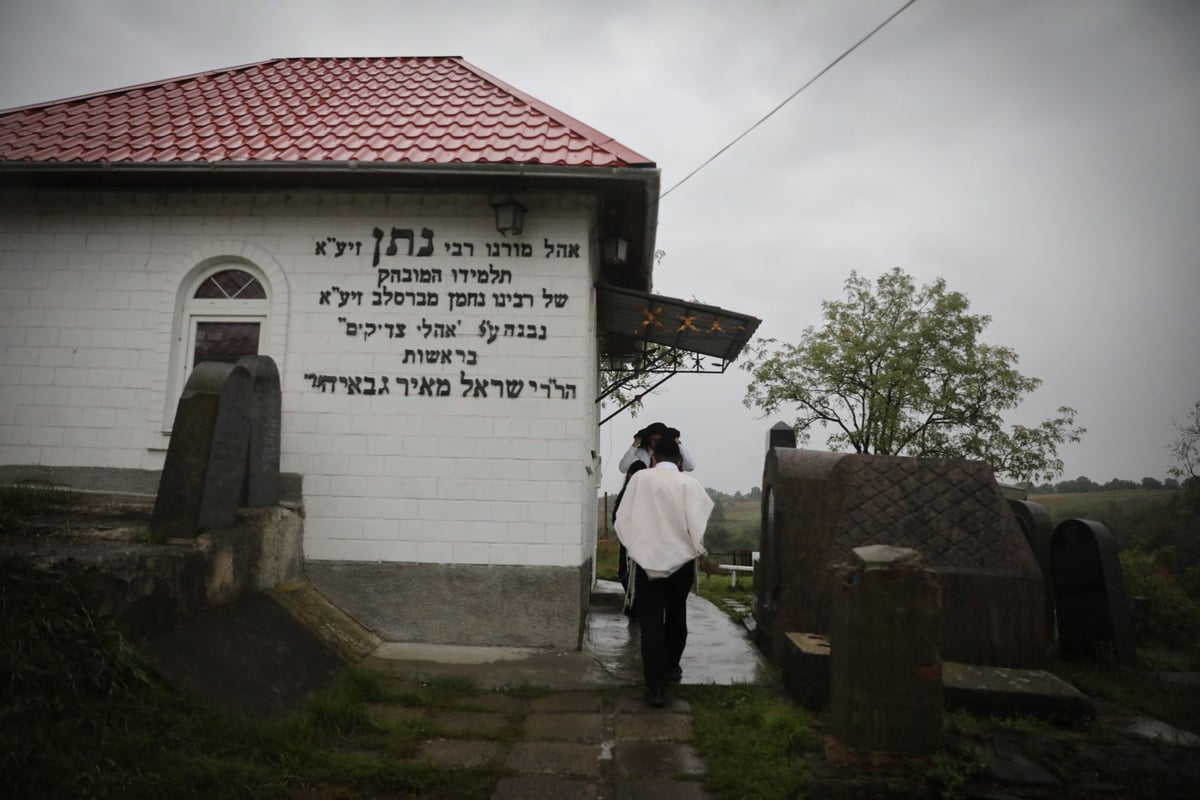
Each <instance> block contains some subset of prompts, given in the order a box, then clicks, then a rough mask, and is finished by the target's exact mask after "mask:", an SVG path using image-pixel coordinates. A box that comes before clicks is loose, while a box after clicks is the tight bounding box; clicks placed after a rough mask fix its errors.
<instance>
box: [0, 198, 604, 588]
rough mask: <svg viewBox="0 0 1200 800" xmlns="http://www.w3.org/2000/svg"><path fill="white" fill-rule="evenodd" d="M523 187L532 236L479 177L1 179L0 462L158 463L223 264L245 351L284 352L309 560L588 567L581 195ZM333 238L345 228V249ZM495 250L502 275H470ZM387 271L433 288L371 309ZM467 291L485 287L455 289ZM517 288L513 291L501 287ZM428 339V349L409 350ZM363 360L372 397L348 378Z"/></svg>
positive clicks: (589, 360)
mask: <svg viewBox="0 0 1200 800" xmlns="http://www.w3.org/2000/svg"><path fill="white" fill-rule="evenodd" d="M521 200H522V202H523V203H525V205H526V206H528V207H529V213H528V216H527V220H526V228H525V232H524V234H523V235H521V236H519V237H511V238H509V239H503V238H501V237H500V236H499V235H498V234H497V233H496V231H495V227H494V218H493V213H492V210H491V208H490V207H489V206H488V204H487V198H486V197H484V196H459V195H447V196H436V197H424V198H422V197H406V196H398V195H393V196H383V195H370V196H362V195H359V196H351V195H333V194H326V195H319V196H318V195H313V194H290V195H285V194H279V195H256V196H244V195H220V194H194V195H178V196H165V195H149V194H104V195H98V194H82V193H79V194H70V193H45V194H41V195H38V196H36V197H34V196H29V195H19V194H6V195H3V196H0V464H4V465H12V464H34V465H46V466H108V467H124V468H140V469H161V466H162V462H163V458H164V455H165V448H166V444H167V436H166V435H165V434H164V433H163V431H164V430H166V429H169V427H170V425H171V422H172V417H173V408H174V399H175V397H176V396H177V393H178V391H179V388H180V387H179V386H178V383H179V381H178V380H176V379H173V378H172V364H173V361H172V359H173V358H174V357H175V356H176V354H175V352H174V351H173V349H172V348H173V345H174V343H175V342H176V341H177V340H178V338H179V337H180V336H181V335H182V331H183V326H182V325H181V309H182V308H183V301H184V297H183V293H184V289H185V288H186V287H187V286H189V285H190V284H189V280H190V277H189V276H191V275H193V274H194V273H195V271H196V270H198V269H201V268H203V267H204V266H205V265H210V264H213V263H217V262H219V261H223V260H228V261H231V262H233V263H234V264H235V265H236V264H237V263H241V264H243V265H247V266H248V267H249V268H251V269H254V270H257V271H258V272H260V273H261V274H262V275H263V277H264V278H265V280H266V282H267V283H268V284H269V286H270V304H269V306H270V318H269V323H268V326H267V329H266V330H265V331H264V335H263V345H262V347H261V349H260V352H263V353H264V354H266V355H270V356H272V357H274V358H275V360H276V361H277V363H278V364H279V368H280V373H281V378H282V388H283V425H282V436H283V452H282V463H281V467H282V469H283V470H284V471H287V472H298V473H301V474H302V475H304V503H305V514H306V516H305V554H306V556H307V557H308V558H309V559H319V560H345V561H403V562H425V563H445V564H448V563H458V564H505V565H545V566H577V565H579V564H581V563H583V562H584V561H585V560H586V559H587V558H590V557H591V555H592V548H593V544H594V535H595V530H594V528H595V522H594V521H595V519H596V516H595V514H596V512H595V502H596V501H595V497H596V487H597V485H598V478H597V476H596V475H595V474H593V473H595V472H597V471H598V469H597V468H598V464H597V463H596V461H595V456H594V455H593V454H594V452H595V451H596V449H597V441H598V439H597V427H596V421H597V420H596V410H595V404H594V403H593V398H594V397H595V394H596V378H595V375H596V354H595V343H596V336H595V305H594V292H593V290H592V284H593V281H594V277H595V269H596V268H595V262H596V259H595V255H594V253H593V252H592V248H591V245H590V242H591V241H592V240H593V239H594V236H593V235H592V228H591V219H592V210H591V208H590V206H589V205H588V203H587V201H586V200H585V199H583V198H580V197H561V196H554V197H544V198H536V197H521ZM375 227H379V228H381V229H382V230H383V231H384V232H385V235H384V239H383V246H382V248H381V254H380V263H379V266H378V268H377V267H375V266H373V263H372V262H373V257H374V245H375V240H374V238H373V236H372V229H373V228H375ZM393 227H396V228H405V229H412V230H414V231H415V232H416V235H415V241H414V255H413V256H409V255H407V252H408V245H407V241H405V240H404V239H400V240H399V241H398V245H399V253H398V254H397V255H396V256H392V257H389V256H387V255H386V252H385V251H386V248H387V245H388V243H389V240H390V238H391V237H390V235H389V234H390V231H391V229H392V228H393ZM424 228H428V229H430V230H431V231H433V236H432V245H433V253H432V255H431V256H429V257H425V258H420V257H417V256H416V255H415V252H417V251H418V250H419V248H420V247H421V246H422V244H424V243H426V240H424V239H422V238H421V235H420V233H421V230H422V229H424ZM329 237H332V238H333V242H350V243H356V244H352V245H351V246H350V250H349V251H343V254H342V255H341V256H338V255H337V245H336V244H335V243H333V242H330V241H329ZM321 243H324V245H323V247H324V253H323V254H322V253H321V252H319V250H320V248H321ZM357 243H361V246H359V245H358V244H357ZM455 243H459V244H461V245H462V246H461V247H459V246H456V244H455ZM547 243H549V244H550V247H549V252H548V248H547ZM468 244H470V245H473V255H469V253H470V251H471V248H468V247H467V246H466V245H468ZM489 244H491V245H498V247H496V249H494V250H492V251H491V252H492V253H493V255H491V256H489ZM513 244H516V245H521V244H527V245H529V247H528V249H526V250H525V252H526V253H528V254H529V255H528V256H527V257H525V256H522V255H521V253H520V248H513V247H505V245H513ZM560 244H561V245H562V247H558V246H557V245H560ZM351 251H352V252H351ZM460 253H461V255H459V254H460ZM576 253H577V257H568V256H573V255H575V254H576ZM489 266H490V267H492V268H494V269H495V270H497V271H499V273H505V272H507V273H511V282H507V281H506V282H504V283H499V284H493V283H491V282H490V280H489V282H488V283H480V282H479V279H478V278H479V275H480V272H478V271H480V270H482V271H483V272H484V273H487V271H488V268H489ZM380 268H382V269H384V270H386V272H385V273H383V274H382V277H381V273H380V271H379V270H380ZM422 268H423V269H425V270H429V271H430V272H427V273H425V274H423V275H422V274H421V273H415V272H406V271H405V270H414V269H422ZM432 270H440V280H433V277H434V273H433V272H432ZM456 270H466V272H456ZM470 270H476V272H474V273H472V272H470ZM491 274H498V273H491ZM422 278H425V279H429V280H427V281H426V282H417V281H418V280H420V279H422ZM410 279H411V280H410ZM334 287H337V290H341V292H347V293H353V294H347V295H342V294H341V292H339V291H337V290H335V289H334ZM385 290H386V291H391V292H426V293H429V294H428V295H426V300H427V301H428V300H430V297H431V296H432V295H436V296H437V305H436V306H431V305H426V306H422V307H414V306H413V305H412V303H413V301H414V299H415V295H414V296H412V297H408V296H406V298H405V301H404V303H403V305H394V304H387V305H374V304H373V303H374V302H375V301H376V299H377V298H378V299H379V301H380V302H387V300H386V298H385V297H384V294H383V292H384V291H385ZM376 292H380V294H379V295H376V294H375V293H376ZM464 292H476V293H482V294H476V295H473V297H474V298H475V299H476V300H478V299H480V298H481V299H482V302H483V307H477V306H474V305H472V306H470V307H461V308H454V309H451V308H450V304H451V294H452V293H464ZM512 293H519V294H522V295H525V296H526V299H525V300H524V301H523V307H521V308H514V307H513V305H512V303H513V298H506V299H507V300H508V302H507V303H505V304H504V307H499V305H498V301H499V300H500V298H498V297H497V296H496V295H498V294H512ZM555 296H557V297H558V298H559V299H560V302H558V303H556V302H555ZM530 297H531V298H532V302H531V303H529V302H528V299H527V298H530ZM563 297H565V298H566V299H565V301H564V300H562V299H561V298H563ZM466 299H467V297H466V296H465V295H455V300H456V301H459V300H466ZM343 303H344V305H343ZM489 323H490V325H489ZM389 324H390V325H392V326H393V327H392V328H388V327H386V326H387V325H389ZM401 324H402V325H404V326H405V328H404V335H403V337H397V336H396V335H395V334H396V333H397V332H398V330H399V329H398V328H397V327H395V326H398V325H401ZM372 325H373V326H375V327H374V328H371V327H370V326H372ZM506 325H508V326H513V327H510V328H506V327H505V326H506ZM491 326H495V327H491ZM518 326H529V327H526V328H524V329H522V328H520V327H518ZM542 326H545V338H544V339H543V338H541V336H540V334H541V330H542ZM451 329H452V330H454V332H455V335H454V336H453V337H452V338H450V337H448V336H439V335H438V333H439V332H440V333H442V334H446V333H448V332H449V331H450V330H451ZM530 330H533V331H535V337H536V338H528V337H525V336H519V335H515V334H518V333H520V332H523V331H530ZM481 331H482V332H483V333H484V335H483V336H481V335H480V333H481ZM348 332H349V333H348ZM492 332H496V333H497V335H496V337H495V338H494V339H492V340H491V341H489V339H490V338H491V336H490V334H491V333H492ZM506 333H507V334H508V335H505V334H506ZM351 334H352V335H351ZM430 350H433V351H437V361H438V362H439V363H421V360H418V361H413V356H414V355H415V352H416V351H430ZM446 350H449V351H450V353H449V356H448V358H449V360H450V363H441V362H442V361H443V360H444V358H445V357H446V356H444V355H443V351H446ZM407 351H413V352H411V353H409V352H407ZM427 356H428V353H426V357H427ZM406 357H407V358H408V362H409V363H405V360H406ZM422 360H424V359H422ZM469 362H474V363H469ZM464 372H465V377H466V379H467V380H468V381H470V386H469V388H468V386H467V384H464V383H463V378H464V375H463V373H464ZM329 378H332V381H331V380H329ZM368 378H369V379H372V381H373V383H374V386H375V390H376V394H374V395H369V394H366V393H365V391H360V392H359V393H356V394H350V393H348V387H347V382H350V383H354V382H355V381H361V382H359V383H358V384H357V385H358V386H359V388H360V389H361V390H365V389H366V388H367V387H368V386H370V385H371V383H372V381H368V380H366V379H368ZM384 378H387V387H388V393H387V394H380V393H379V392H380V390H381V388H382V387H383V385H384V381H383V379H384ZM343 379H345V380H343ZM476 379H478V380H480V381H485V382H486V383H485V384H483V385H482V386H483V388H484V389H485V390H486V392H487V396H486V397H483V396H475V395H476V393H475V386H476V384H475V383H474V381H475V380H476ZM493 380H495V381H498V382H500V383H498V384H493V383H491V381H493ZM505 381H508V382H509V383H504V382H505ZM517 381H520V384H518V383H517ZM531 381H532V383H530V382H531ZM422 382H424V383H425V384H426V386H433V387H434V394H433V395H432V396H430V395H423V394H422V393H421V384H422ZM501 386H503V387H504V388H503V389H501ZM518 386H520V395H519V396H516V397H509V396H507V395H508V394H509V393H510V392H511V393H512V394H516V392H517V389H518ZM568 387H574V388H573V390H572V389H570V388H568ZM464 389H468V391H467V396H466V397H464V396H463V392H464ZM439 390H440V392H441V393H443V394H445V395H446V396H436V395H437V393H438V392H439ZM406 392H407V396H406ZM547 393H549V395H550V396H549V397H547Z"/></svg>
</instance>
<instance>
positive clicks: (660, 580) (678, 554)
mask: <svg viewBox="0 0 1200 800" xmlns="http://www.w3.org/2000/svg"><path fill="white" fill-rule="evenodd" d="M653 461H654V463H653V464H652V465H651V468H650V469H644V470H642V471H641V472H639V473H637V474H636V475H634V476H633V477H632V478H630V479H629V484H628V485H627V486H626V487H625V495H624V498H623V499H622V500H621V505H620V507H619V508H618V509H617V520H616V525H615V527H616V531H617V536H618V537H619V538H620V540H621V543H622V544H623V545H625V548H626V550H627V551H628V552H629V560H630V561H631V562H632V563H631V565H630V574H631V577H632V578H633V580H631V581H630V591H629V597H628V600H627V602H630V603H632V604H633V607H634V611H635V613H636V615H637V621H638V624H639V625H640V627H641V638H642V674H643V676H644V677H645V679H646V697H645V700H646V702H647V703H649V704H650V705H652V706H655V707H659V708H661V707H662V706H665V705H666V704H667V681H680V680H682V677H683V673H682V670H681V669H680V666H679V660H680V658H681V657H682V656H683V649H684V647H685V646H686V645H687V596H688V592H689V591H690V590H691V588H692V584H693V583H694V582H695V580H696V559H697V558H698V557H699V556H702V555H704V552H705V551H704V529H705V527H706V526H707V525H708V515H709V514H710V513H711V512H712V509H713V501H712V498H710V497H709V496H708V492H706V491H705V490H704V486H703V485H701V483H700V481H698V480H696V479H695V478H693V477H692V476H691V475H685V474H684V473H683V472H681V471H680V465H681V463H682V461H683V458H682V456H681V454H680V452H679V444H678V443H677V442H675V441H674V440H672V439H669V438H667V437H663V438H662V439H660V440H659V441H658V442H657V443H656V444H655V447H654V459H653Z"/></svg>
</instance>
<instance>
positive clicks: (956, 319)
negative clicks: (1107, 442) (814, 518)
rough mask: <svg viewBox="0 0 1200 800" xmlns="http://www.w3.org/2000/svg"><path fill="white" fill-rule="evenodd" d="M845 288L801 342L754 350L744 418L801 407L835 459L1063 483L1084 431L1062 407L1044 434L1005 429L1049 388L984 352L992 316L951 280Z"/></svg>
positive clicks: (891, 279) (998, 352)
mask: <svg viewBox="0 0 1200 800" xmlns="http://www.w3.org/2000/svg"><path fill="white" fill-rule="evenodd" d="M845 288H846V298H845V299H844V300H827V301H825V302H824V303H822V309H823V316H824V320H825V322H824V325H823V326H822V327H820V328H816V327H809V328H807V329H805V331H804V333H803V335H802V337H801V339H800V341H799V343H797V344H787V343H780V342H778V341H777V340H774V339H765V340H758V341H756V342H755V343H754V344H753V345H752V346H751V348H750V352H751V355H750V357H749V358H748V359H747V361H746V362H745V363H743V365H742V368H743V369H745V370H747V371H748V372H749V373H750V374H751V375H753V377H754V381H753V383H751V384H750V385H749V387H748V388H747V392H746V398H745V404H746V406H747V407H748V408H758V409H761V410H762V411H763V412H764V414H771V413H774V412H775V411H777V410H778V409H780V408H783V407H792V406H795V407H797V408H798V409H799V417H798V418H797V419H796V422H795V428H796V433H797V439H798V441H800V442H807V441H808V440H809V438H810V436H811V433H812V431H813V429H814V428H817V427H821V428H823V429H824V430H826V431H831V433H829V436H828V439H827V441H826V444H827V446H828V447H829V448H830V449H831V450H835V451H836V450H842V449H846V448H849V449H852V450H854V451H855V452H859V453H876V454H880V455H908V456H920V457H928V458H977V459H982V460H985V461H987V462H988V463H989V464H991V466H992V469H993V471H994V472H995V473H996V474H997V475H1005V476H1009V477H1010V478H1012V479H1017V480H1033V481H1037V480H1043V481H1048V480H1052V479H1053V478H1054V477H1056V476H1058V475H1060V474H1061V473H1062V468H1063V465H1062V460H1061V459H1060V458H1059V457H1058V448H1059V446H1060V445H1062V444H1063V443H1065V442H1077V441H1079V439H1080V437H1081V436H1082V435H1083V434H1084V433H1085V430H1084V429H1083V428H1081V427H1077V426H1076V425H1075V413H1076V412H1075V410H1074V409H1072V408H1069V407H1066V406H1063V407H1061V408H1059V409H1058V416H1057V417H1055V418H1053V419H1048V420H1046V421H1045V422H1042V423H1041V424H1040V425H1036V426H1033V427H1026V426H1024V425H1013V426H1011V427H1006V426H1005V424H1004V421H1003V418H1002V415H1003V413H1004V412H1006V411H1009V410H1011V409H1013V408H1016V407H1017V406H1018V405H1019V404H1020V402H1021V400H1022V399H1023V398H1024V397H1025V395H1027V394H1028V393H1030V392H1032V391H1034V390H1035V389H1037V388H1038V387H1039V386H1040V385H1041V383H1042V382H1041V380H1039V379H1038V378H1031V377H1026V376H1025V375H1022V374H1021V373H1020V372H1018V371H1017V369H1016V366H1015V365H1016V363H1017V360H1018V359H1017V354H1016V353H1015V352H1014V351H1013V350H1011V349H1009V348H1007V347H997V346H994V345H989V344H985V343H984V342H982V341H980V335H981V334H982V332H983V330H984V328H986V327H987V325H988V324H989V323H990V322H991V318H990V317H988V316H986V315H980V314H971V313H969V306H970V304H969V303H968V301H967V298H966V297H965V296H964V295H962V294H960V293H958V292H952V291H948V290H947V288H946V282H945V281H944V280H943V279H941V278H938V279H937V280H935V281H934V282H933V283H931V284H929V285H926V286H921V287H919V288H918V287H917V285H916V284H915V282H914V281H913V279H912V277H911V276H910V275H908V274H907V273H905V272H904V271H903V270H901V269H899V268H896V269H893V270H891V271H890V272H887V273H885V274H884V275H882V276H881V277H880V278H879V279H878V280H877V281H875V282H874V283H872V282H871V281H869V280H868V279H867V278H864V277H861V276H859V275H858V274H857V273H856V272H851V273H850V277H849V278H848V279H847V280H846V284H845Z"/></svg>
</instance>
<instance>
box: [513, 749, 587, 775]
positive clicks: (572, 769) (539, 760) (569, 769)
mask: <svg viewBox="0 0 1200 800" xmlns="http://www.w3.org/2000/svg"><path fill="white" fill-rule="evenodd" d="M504 766H506V767H507V768H508V769H511V770H513V771H514V772H523V773H527V774H543V775H577V776H581V777H596V776H598V775H599V774H600V745H598V744H580V743H578V742H517V743H516V744H515V745H513V748H512V750H511V751H510V752H509V754H508V758H507V759H505V761H504Z"/></svg>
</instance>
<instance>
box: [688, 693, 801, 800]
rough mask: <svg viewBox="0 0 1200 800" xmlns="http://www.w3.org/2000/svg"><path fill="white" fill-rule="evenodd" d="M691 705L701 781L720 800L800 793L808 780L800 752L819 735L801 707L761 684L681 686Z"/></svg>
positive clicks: (770, 798) (763, 798) (760, 799)
mask: <svg viewBox="0 0 1200 800" xmlns="http://www.w3.org/2000/svg"><path fill="white" fill-rule="evenodd" d="M680 691H681V693H682V694H683V695H684V696H686V697H687V698H688V700H689V701H690V702H691V705H692V722H693V725H694V730H695V734H696V747H697V749H698V750H699V751H700V755H701V757H702V758H703V759H704V761H705V764H706V766H707V769H708V771H707V775H706V777H705V784H706V786H707V787H708V789H709V790H710V791H711V792H712V793H713V795H714V796H717V797H720V798H722V800H774V799H775V798H792V797H798V796H802V795H803V792H804V789H805V787H806V785H807V784H808V783H809V771H808V768H807V766H806V761H805V756H806V755H807V754H809V753H816V752H818V751H819V750H820V748H821V741H822V739H821V735H820V734H819V733H818V732H817V730H816V729H815V727H814V726H813V724H812V720H811V719H810V718H809V716H808V715H807V714H806V713H805V712H804V710H803V709H800V708H797V707H796V706H794V705H793V704H792V703H791V701H790V700H788V698H787V697H786V696H784V695H783V694H782V693H780V692H779V691H778V690H777V689H772V688H769V687H765V686H751V685H745V684H743V685H737V686H684V687H681V689H680Z"/></svg>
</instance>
